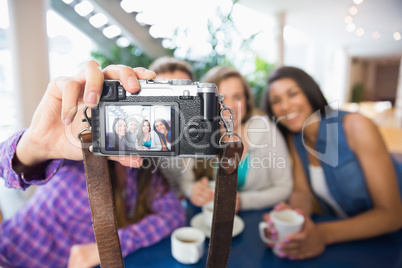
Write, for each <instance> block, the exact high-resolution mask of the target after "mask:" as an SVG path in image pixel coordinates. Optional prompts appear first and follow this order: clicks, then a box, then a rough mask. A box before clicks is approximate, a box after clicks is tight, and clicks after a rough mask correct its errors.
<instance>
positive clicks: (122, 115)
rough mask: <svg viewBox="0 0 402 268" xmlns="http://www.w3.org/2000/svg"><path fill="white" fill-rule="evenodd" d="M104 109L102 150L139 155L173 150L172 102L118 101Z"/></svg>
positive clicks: (171, 151)
mask: <svg viewBox="0 0 402 268" xmlns="http://www.w3.org/2000/svg"><path fill="white" fill-rule="evenodd" d="M104 108H105V109H104V111H105V123H106V124H105V129H104V131H105V134H106V135H105V137H106V138H105V145H104V148H105V150H106V151H108V152H115V153H123V154H127V153H128V154H130V152H132V153H133V154H135V153H137V154H142V155H147V154H149V155H152V154H154V153H155V152H158V153H157V154H158V155H173V154H174V153H175V142H174V141H175V138H176V137H175V134H176V133H175V132H176V131H175V126H176V124H175V123H176V122H175V121H176V118H175V105H174V104H144V103H141V104H138V105H136V104H133V103H130V104H121V103H119V104H111V105H109V104H107V105H105V107H104ZM147 152H149V153H147ZM153 152H154V153H153Z"/></svg>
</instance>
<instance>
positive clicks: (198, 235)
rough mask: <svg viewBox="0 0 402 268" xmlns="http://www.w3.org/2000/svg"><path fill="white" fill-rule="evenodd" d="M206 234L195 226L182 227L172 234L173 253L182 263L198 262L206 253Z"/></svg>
mask: <svg viewBox="0 0 402 268" xmlns="http://www.w3.org/2000/svg"><path fill="white" fill-rule="evenodd" d="M204 241H205V234H204V233H203V232H202V231H201V230H199V229H196V228H193V227H181V228H178V229H176V230H175V231H174V232H173V233H172V235H171V242H172V255H173V257H174V258H175V259H176V260H177V261H178V262H180V263H183V264H194V263H197V262H198V261H199V260H200V259H201V258H202V256H203V255H204V248H205V243H204Z"/></svg>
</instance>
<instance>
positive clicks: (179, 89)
mask: <svg viewBox="0 0 402 268" xmlns="http://www.w3.org/2000/svg"><path fill="white" fill-rule="evenodd" d="M140 85H141V90H140V91H139V92H137V93H134V94H131V93H128V92H126V91H125V90H124V88H123V86H122V85H121V84H120V82H119V81H116V80H107V81H105V82H104V86H103V92H102V95H101V99H100V102H99V105H98V106H97V107H95V108H92V111H91V112H92V113H91V114H92V120H91V121H92V133H93V135H92V139H93V140H92V151H93V153H94V154H97V155H130V156H134V155H136V156H147V157H161V156H180V157H215V156H216V155H217V153H218V148H219V144H218V143H219V137H220V129H219V121H220V116H219V110H220V104H219V100H218V89H217V87H216V85H215V84H211V83H199V82H194V83H192V82H191V81H190V80H185V79H176V80H166V81H154V80H140Z"/></svg>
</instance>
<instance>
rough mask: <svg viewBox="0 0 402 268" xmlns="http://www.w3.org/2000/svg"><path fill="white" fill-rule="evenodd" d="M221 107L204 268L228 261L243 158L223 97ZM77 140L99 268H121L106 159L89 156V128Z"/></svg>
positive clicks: (122, 263) (121, 260)
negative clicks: (221, 129)
mask: <svg viewBox="0 0 402 268" xmlns="http://www.w3.org/2000/svg"><path fill="white" fill-rule="evenodd" d="M220 103H221V105H222V107H223V109H222V110H221V119H222V121H221V122H222V124H224V126H225V129H226V132H225V133H224V134H223V135H222V136H221V138H220V140H219V145H220V150H219V168H218V174H217V178H216V185H215V199H214V212H213V220H212V226H211V236H210V244H209V250H208V258H207V265H206V266H207V267H208V268H210V267H218V268H221V267H226V266H227V262H228V260H229V254H230V248H231V244H232V232H233V231H232V230H233V222H234V217H235V207H236V194H237V167H238V164H239V162H240V160H241V157H242V154H243V144H242V141H241V138H240V136H239V135H238V134H236V133H235V132H233V113H232V110H231V109H230V108H228V107H226V106H225V104H224V103H223V96H222V98H221V99H220ZM226 110H228V111H229V112H230V116H229V119H228V120H226V119H225V117H224V116H223V112H225V111H226ZM85 117H86V121H88V123H89V122H90V119H89V118H88V117H87V116H86V113H85ZM78 136H79V138H80V140H81V145H82V153H83V158H84V168H85V177H86V184H87V191H88V197H89V203H90V206H91V214H92V224H93V229H94V234H95V239H96V243H97V245H98V252H99V257H100V264H101V266H102V267H112V268H114V267H124V261H123V256H122V252H121V246H120V239H119V235H118V231H117V220H116V208H115V205H114V198H113V191H112V184H111V179H110V174H109V170H108V165H107V158H106V157H103V156H95V155H93V154H92V153H91V151H90V145H91V144H92V133H91V128H90V127H89V128H88V129H84V130H82V131H81V132H80V134H79V135H78ZM234 136H237V140H233V137H234Z"/></svg>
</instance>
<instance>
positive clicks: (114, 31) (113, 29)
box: [102, 25, 121, 39]
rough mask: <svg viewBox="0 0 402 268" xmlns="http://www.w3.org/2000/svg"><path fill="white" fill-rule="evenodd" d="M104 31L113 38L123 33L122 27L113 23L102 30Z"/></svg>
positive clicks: (108, 36)
mask: <svg viewBox="0 0 402 268" xmlns="http://www.w3.org/2000/svg"><path fill="white" fill-rule="evenodd" d="M102 32H103V34H104V35H105V36H106V37H107V38H109V39H112V38H114V37H116V36H119V35H120V34H121V30H120V28H119V27H117V26H116V25H111V26H109V27H106V28H105V29H103V30H102Z"/></svg>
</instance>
